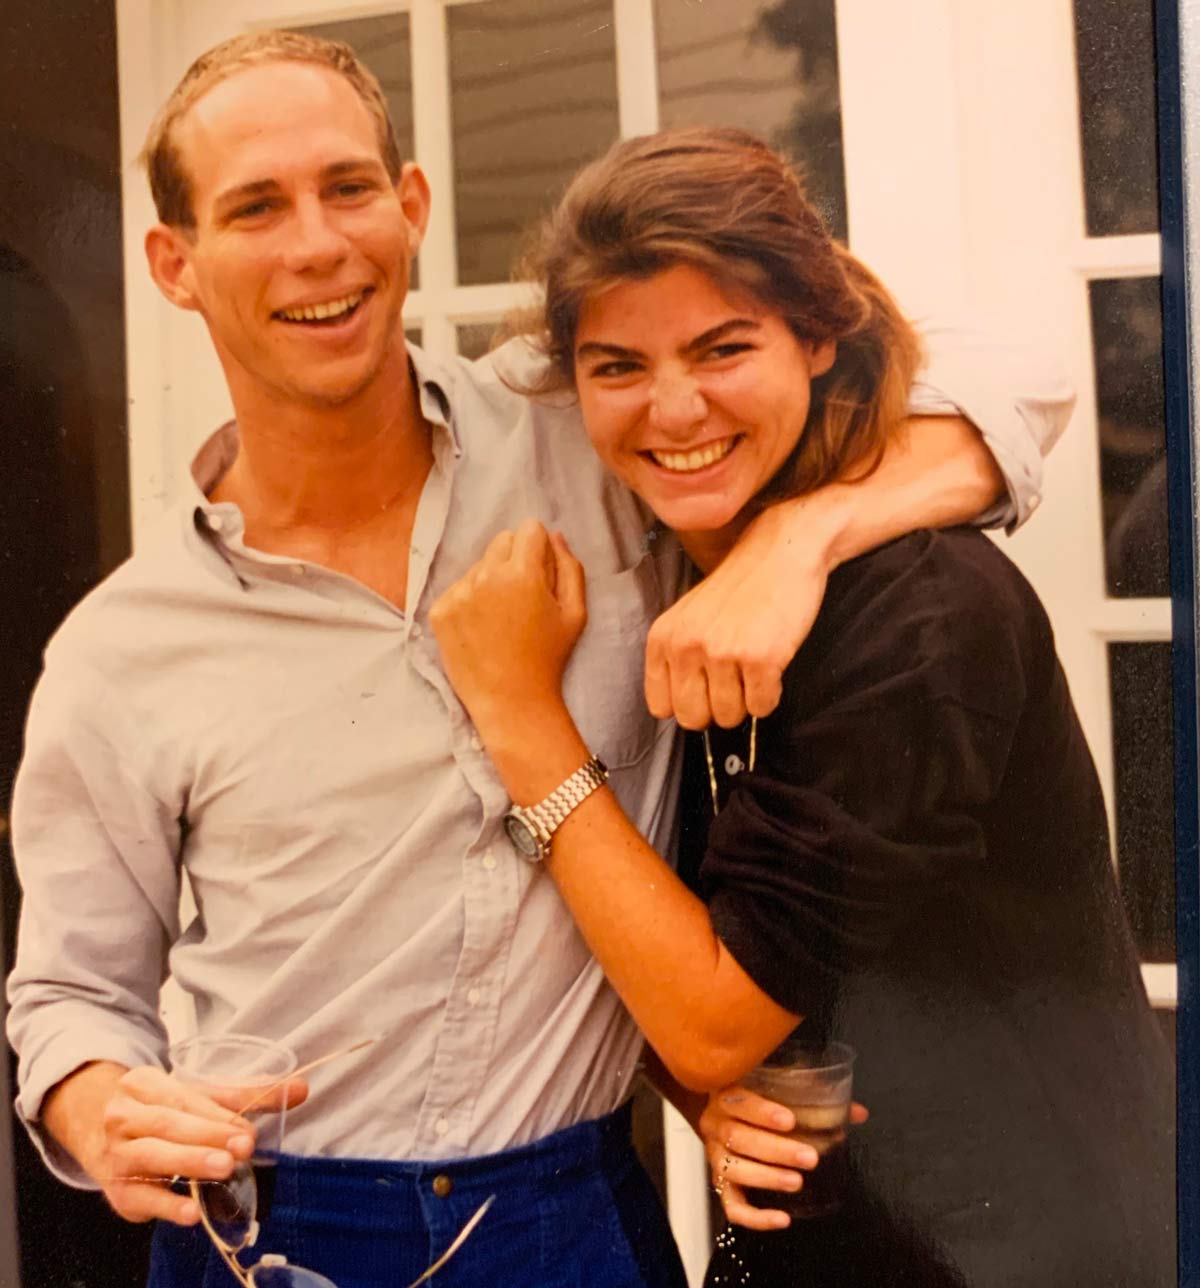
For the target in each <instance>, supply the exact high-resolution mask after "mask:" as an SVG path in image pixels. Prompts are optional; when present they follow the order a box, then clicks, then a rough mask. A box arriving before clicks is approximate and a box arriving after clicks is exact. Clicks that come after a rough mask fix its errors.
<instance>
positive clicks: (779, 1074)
mask: <svg viewBox="0 0 1200 1288" xmlns="http://www.w3.org/2000/svg"><path fill="white" fill-rule="evenodd" d="M854 1057H855V1052H854V1050H853V1048H852V1047H848V1046H846V1044H845V1043H844V1042H826V1043H812V1042H807V1041H800V1040H797V1039H789V1040H788V1041H787V1042H785V1043H784V1044H783V1045H782V1046H781V1047H779V1049H778V1050H776V1051H774V1052H772V1053H771V1055H769V1056H768V1057H767V1059H766V1060H765V1061H764V1062H763V1063H762V1064H760V1065H759V1066H758V1067H757V1068H756V1069H752V1070H751V1071H750V1072H749V1073H748V1074H747V1075H746V1076H745V1077H744V1078H743V1079H742V1085H743V1086H745V1087H747V1088H748V1089H749V1090H751V1091H754V1092H757V1093H758V1095H760V1096H765V1097H766V1098H767V1099H768V1100H774V1101H776V1102H777V1103H779V1104H781V1105H786V1106H787V1107H788V1108H789V1109H790V1110H791V1111H792V1113H794V1114H795V1115H796V1126H795V1128H794V1129H793V1130H792V1131H790V1132H788V1135H789V1136H791V1137H792V1139H793V1140H799V1141H803V1142H804V1143H805V1144H806V1145H811V1146H812V1147H813V1148H814V1149H815V1150H816V1151H817V1154H818V1156H819V1159H820V1161H819V1162H818V1163H817V1166H816V1167H815V1168H814V1169H813V1170H811V1171H806V1172H805V1173H804V1185H803V1187H802V1188H801V1189H800V1190H799V1191H798V1192H797V1193H794V1194H793V1193H789V1192H787V1191H784V1190H760V1189H748V1190H747V1191H746V1197H747V1198H748V1199H749V1200H750V1202H751V1203H753V1204H754V1205H755V1206H756V1207H761V1208H774V1209H776V1210H778V1211H781V1212H786V1213H787V1214H788V1215H789V1216H790V1217H792V1218H793V1219H799V1220H811V1219H813V1218H814V1217H825V1216H831V1215H832V1214H833V1213H835V1212H837V1211H838V1209H839V1208H840V1207H841V1205H842V1200H843V1197H844V1195H845V1192H846V1180H847V1176H848V1172H849V1154H848V1151H847V1145H846V1130H847V1127H848V1125H849V1121H850V1097H851V1092H852V1090H853V1085H854Z"/></svg>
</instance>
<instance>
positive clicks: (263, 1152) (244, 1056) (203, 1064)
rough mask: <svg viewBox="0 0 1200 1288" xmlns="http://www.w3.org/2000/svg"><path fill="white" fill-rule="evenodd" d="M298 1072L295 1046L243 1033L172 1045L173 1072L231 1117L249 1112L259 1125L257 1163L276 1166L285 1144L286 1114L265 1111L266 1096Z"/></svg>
mask: <svg viewBox="0 0 1200 1288" xmlns="http://www.w3.org/2000/svg"><path fill="white" fill-rule="evenodd" d="M295 1068H296V1054H295V1052H294V1051H292V1050H291V1049H290V1048H288V1047H285V1046H281V1045H280V1044H279V1043H278V1042H271V1041H268V1040H267V1039H266V1038H258V1037H252V1036H250V1035H249V1034H243V1033H227V1034H225V1035H224V1036H222V1037H194V1038H186V1039H185V1040H184V1041H182V1042H176V1043H175V1044H174V1045H173V1046H172V1047H171V1072H172V1073H173V1074H174V1075H175V1077H176V1078H178V1079H179V1080H180V1081H181V1082H186V1083H188V1084H189V1085H190V1086H193V1087H195V1088H196V1089H197V1090H198V1091H203V1092H204V1093H205V1094H207V1095H214V1093H216V1094H215V1095H214V1098H219V1102H220V1103H221V1104H223V1105H230V1106H232V1108H231V1109H230V1114H231V1116H232V1114H234V1113H236V1112H239V1111H240V1110H241V1109H242V1107H243V1106H252V1107H249V1108H247V1109H246V1111H245V1113H243V1115H242V1116H243V1117H244V1118H246V1119H247V1120H248V1121H249V1122H251V1123H253V1124H254V1129H255V1133H256V1134H255V1140H254V1158H253V1160H252V1161H253V1162H255V1163H257V1164H263V1163H273V1162H274V1161H275V1159H276V1157H277V1156H278V1154H279V1153H280V1150H281V1149H282V1146H283V1126H284V1117H285V1111H284V1110H282V1109H265V1108H263V1105H265V1104H269V1103H273V1102H274V1100H275V1097H274V1096H271V1097H267V1095H266V1094H265V1093H266V1092H268V1091H270V1090H271V1088H273V1087H276V1086H277V1085H278V1084H279V1083H281V1082H285V1081H286V1080H287V1079H288V1078H289V1077H290V1076H291V1074H292V1073H293V1072H294V1071H295Z"/></svg>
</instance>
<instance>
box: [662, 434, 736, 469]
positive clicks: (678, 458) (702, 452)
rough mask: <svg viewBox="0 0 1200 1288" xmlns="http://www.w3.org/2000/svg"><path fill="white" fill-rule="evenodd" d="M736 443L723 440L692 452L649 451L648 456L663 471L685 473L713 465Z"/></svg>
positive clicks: (734, 440) (726, 439) (734, 439)
mask: <svg viewBox="0 0 1200 1288" xmlns="http://www.w3.org/2000/svg"><path fill="white" fill-rule="evenodd" d="M736 443H737V439H736V438H725V439H722V440H721V441H720V442H719V443H708V444H706V445H705V446H704V447H698V448H696V450H695V451H693V452H655V451H651V452H650V456H651V457H652V458H653V460H654V463H655V464H656V465H661V466H662V467H663V469H665V470H676V471H678V472H679V473H686V472H688V471H689V470H702V469H704V467H705V466H706V465H715V464H716V463H717V461H719V460H722V459H723V458H724V457H726V456H728V455H729V453H730V452H732V451H733V449H734V446H735V445H736Z"/></svg>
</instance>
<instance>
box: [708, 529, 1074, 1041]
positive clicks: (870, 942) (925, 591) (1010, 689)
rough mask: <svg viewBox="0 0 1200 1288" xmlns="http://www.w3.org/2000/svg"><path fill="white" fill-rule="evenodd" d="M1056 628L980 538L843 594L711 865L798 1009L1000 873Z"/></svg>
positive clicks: (837, 588) (833, 590) (718, 913)
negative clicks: (1018, 735)
mask: <svg viewBox="0 0 1200 1288" xmlns="http://www.w3.org/2000/svg"><path fill="white" fill-rule="evenodd" d="M1031 609H1032V611H1031ZM1039 613H1040V606H1039V605H1037V601H1036V599H1035V598H1034V597H1033V595H1032V592H1031V591H1030V590H1029V589H1028V587H1027V586H1025V584H1024V583H1023V582H1022V581H1021V580H1020V576H1019V574H1018V573H1016V571H1015V569H1013V568H1012V566H1011V565H1010V564H1009V563H1008V561H1007V560H1006V559H1004V557H1003V556H1002V555H1001V554H1000V553H999V552H998V551H997V550H995V548H994V547H993V546H992V545H991V544H990V543H989V542H988V540H987V539H986V538H984V537H982V536H980V535H979V534H977V533H974V532H967V531H964V530H954V531H951V532H948V533H932V532H921V533H917V534H914V535H913V536H911V537H907V538H904V539H902V540H901V541H898V542H895V543H893V544H891V545H890V546H887V547H885V548H884V549H883V550H881V551H876V552H873V553H872V554H870V555H867V556H864V557H863V558H862V559H859V560H855V561H853V562H852V563H851V564H848V565H846V566H845V567H844V568H842V569H840V570H839V571H838V573H837V574H835V577H834V578H833V579H831V583H830V588H829V594H828V596H827V599H826V603H825V606H824V607H823V609H822V611H821V614H820V616H819V618H818V621H817V623H816V626H815V627H814V630H813V633H812V635H811V636H810V638H809V640H808V641H807V642H806V643H805V645H804V646H803V648H802V649H801V651H800V653H799V654H797V657H796V659H795V660H794V662H793V664H792V666H791V667H790V668H789V670H788V673H787V675H786V677H785V683H784V697H783V701H782V703H781V705H780V708H779V710H778V711H777V712H776V713H775V714H774V715H772V716H771V717H769V718H768V719H767V720H765V721H762V722H760V728H759V735H758V737H759V760H758V765H757V767H756V771H755V772H753V773H748V772H747V773H742V774H739V775H738V776H737V777H736V778H735V779H734V780H733V783H732V786H731V790H730V794H729V799H728V801H727V802H726V804H725V806H724V808H723V809H722V811H721V813H720V815H719V817H718V818H717V819H716V820H715V821H714V823H713V825H712V827H711V829H710V832H709V837H708V847H707V850H706V852H705V855H704V859H703V862H702V864H701V868H700V883H701V887H702V890H703V892H704V894H705V897H706V899H707V900H708V902H709V906H710V910H711V914H712V918H713V923H714V927H715V929H716V931H717V934H718V935H719V936H720V938H721V939H722V941H723V942H724V943H725V945H726V946H727V947H728V948H729V950H730V951H731V952H732V953H733V955H734V956H735V957H736V958H737V960H738V962H739V963H740V964H741V965H742V967H743V968H744V969H745V970H746V971H747V972H748V973H749V974H750V976H751V977H752V978H753V979H754V980H755V982H756V983H757V984H758V985H759V986H760V987H761V988H762V989H763V990H764V991H765V992H767V993H768V994H769V995H770V996H771V997H772V998H773V999H774V1000H775V1001H777V1002H779V1003H780V1005H782V1006H784V1007H786V1008H787V1009H788V1010H790V1011H793V1012H795V1013H796V1014H798V1015H801V1016H803V1015H812V1014H814V1013H816V1012H820V1011H822V1010H823V1009H824V1008H825V1007H826V1006H827V1005H829V1004H830V1003H831V1001H832V1000H833V998H834V997H835V995H836V992H837V989H838V986H839V982H840V981H841V979H842V978H843V977H844V975H845V974H846V973H847V972H848V971H850V970H852V969H855V968H858V967H861V966H863V965H870V964H871V963H873V962H875V961H878V960H881V959H883V958H885V957H886V955H887V952H888V949H889V945H890V944H891V943H892V942H893V939H894V937H895V936H896V935H897V934H898V933H899V932H901V931H902V930H904V929H906V928H909V927H911V925H912V923H913V920H914V918H917V917H919V915H920V911H921V908H922V906H923V905H924V904H925V903H926V901H928V900H931V899H936V898H937V897H938V892H939V890H940V889H941V888H943V886H944V885H945V883H947V882H954V881H961V880H969V879H971V876H972V873H973V872H974V871H975V870H977V869H978V868H979V866H980V865H981V864H983V863H984V862H985V861H986V860H987V855H986V853H985V849H986V847H985V843H984V828H983V826H982V825H981V816H982V814H983V812H984V811H986V809H987V808H988V804H989V802H990V801H992V800H993V799H994V798H995V796H996V795H997V793H998V790H999V787H1000V784H1001V782H1002V780H1003V778H1004V775H1005V772H1006V766H1007V762H1008V758H1009V753H1010V748H1011V746H1012V741H1013V735H1014V730H1015V728H1016V726H1017V723H1018V720H1019V718H1020V714H1021V710H1022V708H1023V705H1024V703H1025V699H1026V692H1027V687H1028V685H1029V684H1030V682H1031V678H1032V679H1033V680H1036V675H1031V673H1032V672H1036V671H1037V670H1038V669H1039V663H1038V657H1037V656H1035V655H1036V654H1037V653H1038V650H1037V649H1036V648H1031V641H1032V640H1037V641H1038V642H1039V643H1040V645H1041V649H1040V652H1041V653H1048V660H1049V662H1050V663H1051V664H1052V663H1053V646H1052V642H1051V640H1050V635H1049V628H1048V625H1046V624H1044V618H1043V620H1042V623H1041V629H1040V630H1039V629H1037V627H1038V623H1037V622H1036V621H1031V619H1033V618H1036V617H1037V616H1038V614H1039ZM1031 627H1032V629H1031ZM1031 663H1032V664H1033V665H1031ZM1045 663H1046V659H1045V658H1042V659H1041V661H1040V665H1041V666H1044V665H1045Z"/></svg>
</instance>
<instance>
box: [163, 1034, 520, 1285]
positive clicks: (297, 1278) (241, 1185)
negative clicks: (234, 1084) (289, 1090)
mask: <svg viewBox="0 0 1200 1288" xmlns="http://www.w3.org/2000/svg"><path fill="white" fill-rule="evenodd" d="M374 1041H375V1039H374V1038H368V1039H366V1040H365V1041H363V1042H357V1043H355V1044H354V1046H351V1047H347V1048H345V1049H344V1050H342V1051H334V1052H332V1053H331V1054H329V1055H323V1056H321V1057H320V1058H319V1059H317V1060H310V1061H309V1063H308V1064H306V1065H302V1066H301V1067H300V1068H299V1069H297V1070H295V1072H293V1073H290V1074H288V1076H287V1077H286V1078H283V1079H281V1080H280V1081H279V1082H277V1083H275V1084H274V1085H273V1086H270V1087H267V1088H266V1089H265V1090H263V1091H261V1092H259V1093H258V1094H257V1095H256V1096H255V1097H254V1098H253V1099H252V1100H250V1101H248V1102H247V1103H246V1104H244V1105H243V1106H242V1107H241V1109H240V1110H238V1113H239V1114H245V1113H247V1112H248V1111H249V1110H251V1109H253V1108H254V1107H255V1106H256V1105H258V1104H261V1102H262V1101H264V1100H266V1099H268V1098H269V1097H270V1096H271V1095H273V1094H274V1093H275V1092H276V1091H278V1090H279V1089H280V1088H281V1087H283V1086H285V1085H286V1084H287V1083H288V1082H290V1081H291V1080H292V1079H293V1078H298V1077H300V1075H301V1074H305V1073H309V1072H311V1071H312V1070H313V1069H315V1068H317V1066H318V1065H322V1064H327V1063H328V1062H329V1061H330V1060H336V1059H338V1058H339V1057H341V1056H344V1055H350V1054H351V1053H352V1052H354V1051H361V1050H362V1049H363V1048H364V1047H367V1046H370V1045H371V1043H373V1042H374ZM235 1117H236V1115H235ZM188 1189H189V1190H190V1191H191V1195H192V1198H193V1199H194V1200H195V1203H196V1206H197V1207H198V1208H199V1209H200V1221H201V1224H202V1225H203V1226H204V1228H205V1230H206V1231H207V1232H208V1237H209V1238H210V1239H211V1240H212V1242H213V1246H214V1247H215V1248H216V1250H217V1252H218V1253H220V1255H221V1260H222V1261H224V1262H225V1265H226V1266H227V1267H228V1268H229V1272H230V1274H232V1275H233V1277H234V1278H235V1279H236V1280H237V1281H238V1283H240V1284H241V1285H242V1288H337V1285H336V1284H335V1283H334V1282H333V1281H332V1280H331V1279H326V1278H325V1276H324V1275H319V1274H317V1272H316V1271H315V1270H306V1269H304V1267H303V1266H292V1265H289V1264H288V1261H287V1258H286V1257H282V1256H279V1255H278V1254H275V1253H266V1254H264V1256H263V1257H262V1258H261V1259H260V1260H259V1261H258V1262H257V1264H255V1265H253V1266H251V1267H249V1269H247V1268H246V1267H244V1266H243V1265H242V1264H241V1262H240V1261H238V1259H237V1258H238V1254H239V1253H240V1252H243V1251H245V1249H246V1248H251V1247H253V1246H254V1243H255V1241H256V1240H257V1238H258V1181H257V1180H256V1179H255V1175H254V1168H253V1167H252V1166H251V1165H250V1163H248V1162H242V1163H239V1164H238V1165H237V1166H236V1167H235V1168H234V1170H233V1173H232V1175H231V1176H229V1177H228V1179H226V1180H223V1181H197V1180H194V1179H192V1180H189V1181H188ZM495 1198H496V1196H495V1195H494V1194H492V1195H489V1196H488V1198H487V1199H485V1200H484V1202H483V1203H482V1204H480V1206H479V1208H478V1209H477V1210H476V1212H475V1213H474V1215H473V1216H472V1217H471V1219H470V1220H469V1221H468V1222H467V1223H466V1225H464V1226H463V1228H462V1229H461V1230H460V1231H459V1232H458V1235H457V1236H456V1237H455V1239H454V1241H453V1242H452V1243H451V1244H450V1246H449V1247H448V1248H447V1249H446V1251H445V1252H443V1253H442V1255H441V1256H440V1257H439V1258H438V1259H437V1260H436V1261H435V1262H434V1263H433V1265H431V1266H430V1267H429V1268H428V1269H427V1270H426V1271H425V1272H424V1273H423V1274H421V1275H419V1276H418V1277H417V1278H416V1279H414V1280H413V1281H412V1283H411V1284H409V1285H408V1288H417V1286H418V1285H419V1284H423V1283H425V1281H426V1280H428V1279H430V1278H432V1277H433V1275H435V1274H436V1273H437V1272H438V1271H439V1270H440V1269H441V1268H442V1267H443V1266H444V1265H445V1264H446V1262H447V1261H449V1260H450V1258H451V1257H452V1256H454V1254H455V1253H456V1252H457V1251H458V1250H459V1248H461V1247H462V1245H463V1244H464V1243H465V1242H466V1241H467V1237H468V1236H469V1235H470V1233H471V1231H472V1230H474V1229H475V1227H476V1226H477V1225H478V1224H479V1223H480V1221H482V1220H483V1217H484V1214H485V1213H486V1212H487V1210H488V1208H490V1207H491V1206H492V1203H493V1202H494V1201H495Z"/></svg>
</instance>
